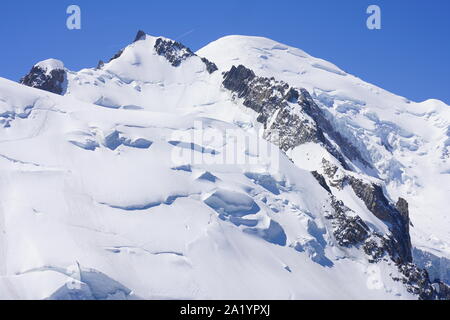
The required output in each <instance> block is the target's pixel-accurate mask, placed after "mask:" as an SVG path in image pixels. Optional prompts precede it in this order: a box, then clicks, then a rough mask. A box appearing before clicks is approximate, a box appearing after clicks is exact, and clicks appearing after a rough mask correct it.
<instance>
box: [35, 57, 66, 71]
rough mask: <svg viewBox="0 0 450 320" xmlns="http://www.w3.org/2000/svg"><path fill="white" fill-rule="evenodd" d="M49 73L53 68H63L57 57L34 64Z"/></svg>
mask: <svg viewBox="0 0 450 320" xmlns="http://www.w3.org/2000/svg"><path fill="white" fill-rule="evenodd" d="M34 67H37V68H40V69H41V70H43V71H45V72H46V73H47V74H49V73H50V72H51V71H53V70H64V63H63V62H62V61H60V60H57V59H47V60H43V61H40V62H38V63H36V64H35V65H34Z"/></svg>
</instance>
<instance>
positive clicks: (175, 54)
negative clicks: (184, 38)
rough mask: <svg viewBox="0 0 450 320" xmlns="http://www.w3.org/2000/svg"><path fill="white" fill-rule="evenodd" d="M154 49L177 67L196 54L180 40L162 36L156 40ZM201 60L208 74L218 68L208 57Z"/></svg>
mask: <svg viewBox="0 0 450 320" xmlns="http://www.w3.org/2000/svg"><path fill="white" fill-rule="evenodd" d="M155 50H156V52H157V53H158V54H159V55H160V56H163V57H165V58H166V59H167V61H169V62H170V64H171V65H172V66H174V67H178V66H179V65H180V64H181V63H182V62H183V61H185V60H186V59H188V58H190V57H194V56H197V55H196V54H195V53H194V52H192V50H191V49H189V48H188V47H186V46H184V45H183V44H181V43H180V42H177V41H173V40H165V39H162V38H158V39H157V40H156V43H155ZM201 60H202V62H203V63H204V64H205V65H206V70H207V71H208V72H209V73H210V74H211V73H213V72H214V71H217V70H218V68H217V66H216V65H215V64H214V63H212V62H211V61H209V60H208V59H206V58H201Z"/></svg>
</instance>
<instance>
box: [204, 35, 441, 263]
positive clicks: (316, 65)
mask: <svg viewBox="0 0 450 320" xmlns="http://www.w3.org/2000/svg"><path fill="white" fill-rule="evenodd" d="M197 54H199V55H201V56H205V57H207V58H208V59H210V60H212V61H214V62H215V63H216V64H217V66H218V67H219V69H220V70H221V71H228V70H229V69H230V68H231V67H232V66H233V65H234V66H237V65H240V64H242V65H245V66H246V67H248V68H251V69H252V70H253V71H254V72H255V73H256V74H257V75H259V76H264V77H275V78H276V79H279V80H283V81H285V82H287V83H289V84H290V85H291V86H296V87H303V88H306V89H307V90H308V91H309V92H310V93H311V95H312V97H313V99H314V101H315V102H316V103H317V104H318V105H319V106H320V107H321V109H322V110H323V112H324V114H326V115H327V118H328V119H329V121H330V122H331V123H332V124H333V127H334V128H335V130H336V131H338V132H340V133H341V134H342V135H344V136H345V137H346V138H347V140H348V141H349V142H350V143H351V144H352V145H354V146H356V147H357V148H358V150H359V151H360V152H361V154H362V155H363V156H364V158H365V159H366V160H367V161H368V162H369V163H370V164H372V165H373V167H374V169H375V170H373V169H372V168H366V169H364V168H362V170H361V172H362V173H365V174H368V175H370V176H373V177H375V178H380V179H382V180H383V181H385V183H386V188H387V191H388V194H389V195H390V196H391V198H392V199H397V198H398V197H403V198H405V199H407V201H408V202H409V205H410V206H409V211H410V215H411V221H412V223H413V225H414V227H413V228H411V232H412V237H413V242H414V245H415V246H417V247H419V248H421V249H423V250H426V251H429V252H433V253H434V254H437V255H438V256H445V257H447V258H448V257H450V232H449V230H450V228H449V227H450V214H449V213H450V212H449V209H448V198H447V197H448V194H449V192H450V175H449V172H450V171H449V170H450V163H449V148H450V146H449V123H450V107H449V106H447V105H445V104H444V103H443V102H441V101H438V100H427V101H424V102H421V103H416V102H413V101H409V100H408V99H405V98H403V97H399V96H396V95H394V94H392V93H389V92H387V91H385V90H383V89H381V88H379V87H376V86H374V85H371V84H368V83H366V82H364V81H362V80H361V79H359V78H357V77H355V76H353V75H351V74H348V73H346V72H345V71H343V70H341V69H339V68H338V67H337V66H335V65H333V64H331V63H329V62H327V61H324V60H321V59H318V58H314V57H312V56H310V55H308V54H307V53H305V52H304V51H302V50H299V49H296V48H292V47H289V46H287V45H284V44H281V43H278V42H275V41H273V40H270V39H266V38H260V37H246V36H228V37H224V38H221V39H219V40H217V41H214V42H212V43H211V44H209V45H207V46H206V47H204V48H202V49H201V50H199V51H198V52H197ZM289 155H290V157H291V158H292V159H293V160H294V162H295V163H296V164H297V165H299V166H300V167H303V168H306V169H309V170H316V168H317V167H318V166H320V159H321V158H322V157H323V155H322V152H321V151H320V150H317V146H314V147H313V146H311V145H302V146H300V147H298V148H296V149H294V150H291V151H290V152H289ZM305 155H307V156H305ZM318 160H319V161H318ZM358 167H359V168H361V166H358Z"/></svg>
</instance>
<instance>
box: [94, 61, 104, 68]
mask: <svg viewBox="0 0 450 320" xmlns="http://www.w3.org/2000/svg"><path fill="white" fill-rule="evenodd" d="M104 66H105V63H104V62H103V60H100V61H99V62H98V64H97V67H96V68H95V69H96V70H100V69H101V68H103V67H104Z"/></svg>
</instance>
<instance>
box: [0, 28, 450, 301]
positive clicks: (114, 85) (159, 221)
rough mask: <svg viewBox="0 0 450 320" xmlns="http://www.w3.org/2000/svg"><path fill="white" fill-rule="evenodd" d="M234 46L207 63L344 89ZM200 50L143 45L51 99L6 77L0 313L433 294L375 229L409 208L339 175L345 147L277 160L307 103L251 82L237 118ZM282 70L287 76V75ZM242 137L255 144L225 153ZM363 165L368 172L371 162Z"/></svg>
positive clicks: (0, 135) (367, 182) (324, 67)
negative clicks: (26, 307) (45, 307)
mask: <svg viewBox="0 0 450 320" xmlns="http://www.w3.org/2000/svg"><path fill="white" fill-rule="evenodd" d="M228 39H231V40H232V41H231V42H236V43H237V45H236V46H233V45H231V43H230V44H227V41H228V40H227V39H223V40H219V41H218V42H216V43H213V44H211V45H210V48H212V47H214V46H217V47H220V46H222V45H225V47H223V48H222V49H221V50H222V51H228V50H230V51H229V52H228V53H227V54H230V59H234V57H235V56H236V54H237V53H239V52H238V51H236V50H241V49H242V48H244V49H246V48H247V49H251V50H253V49H252V48H253V46H255V47H256V48H257V45H258V46H260V48H261V49H254V50H256V51H258V50H261V51H265V54H263V55H265V56H266V58H267V59H265V58H261V59H263V60H265V61H271V59H270V58H269V56H268V54H269V53H270V51H273V52H272V53H273V55H274V56H273V57H275V53H277V52H282V53H280V54H285V53H284V52H285V51H286V52H287V51H289V50H291V52H294V53H295V55H294V57H297V58H295V59H309V60H310V61H314V63H313V64H315V65H316V67H312V68H315V69H317V70H318V71H317V72H319V73H321V72H326V74H328V73H330V70H332V71H333V72H331V74H334V75H336V76H339V77H347V76H346V75H343V74H344V73H343V72H342V71H339V70H338V69H337V68H336V67H334V66H332V65H331V64H328V63H326V62H324V61H319V60H318V59H314V58H311V57H309V56H307V55H306V54H305V53H303V52H301V51H300V50H298V49H295V50H294V49H289V48H288V49H285V48H287V47H286V46H282V45H280V44H275V43H274V42H273V41H270V40H266V39H261V38H241V37H238V38H236V37H234V38H233V37H232V38H228ZM221 41H225V42H224V43H223V44H222V45H220V42H221ZM253 41H256V42H253ZM245 43H247V44H245ZM228 45H229V46H228ZM246 46H247V47H246ZM239 48H241V49H239ZM268 48H270V49H268ZM207 49H208V47H207V48H205V49H203V50H201V51H200V52H198V53H197V54H195V53H193V52H192V51H191V50H189V49H188V48H186V47H184V46H183V45H181V44H179V43H176V42H174V41H172V40H170V39H166V38H163V37H152V36H150V35H145V34H143V33H139V34H138V36H137V37H136V40H135V41H134V42H133V43H132V44H131V45H129V46H127V47H126V48H125V49H123V50H121V51H120V52H119V53H117V54H116V55H115V56H114V57H113V59H112V60H111V61H110V62H108V63H106V64H102V63H101V64H99V67H98V68H96V69H83V70H81V71H79V72H74V71H70V70H64V72H65V73H66V82H65V85H66V86H65V90H64V91H62V92H57V93H58V94H59V95H56V94H53V93H49V92H46V91H42V90H37V89H34V88H27V87H25V86H21V85H19V84H16V83H13V82H10V81H8V80H5V79H0V126H1V127H0V168H1V170H0V195H1V196H0V298H6V299H12V298H30V299H31V298H34V299H36V298H37V299H40V298H53V299H66V298H74V299H78V298H88V299H108V298H111V299H112V298H122V299H135V298H144V299H152V298H175V299H179V298H185V299H210V298H216V299H221V298H223V299H227V298H228V299H249V298H251V299H258V298H259V299H314V298H318V299H321V298H322V299H323V298H337V299H360V298H367V299H380V298H383V299H416V298H418V296H419V295H421V294H422V293H425V294H426V295H430V288H429V286H430V285H429V283H428V282H426V281H425V282H423V283H425V284H424V285H422V286H421V287H417V286H416V285H417V284H415V283H414V282H411V281H413V280H411V279H412V277H411V279H410V278H407V277H406V274H408V273H409V274H413V275H414V276H415V277H416V279H419V280H420V281H422V279H425V278H424V275H423V274H421V273H420V272H417V271H416V270H415V269H414V267H413V266H411V265H408V264H403V265H402V266H401V268H403V270H402V269H401V268H399V267H397V266H396V264H395V263H394V261H393V259H394V258H395V254H393V255H392V257H391V256H390V255H389V254H387V248H388V249H389V250H393V251H396V250H397V251H398V248H396V246H397V245H398V246H401V245H402V244H398V243H397V242H396V240H398V239H399V238H398V237H397V238H396V235H395V234H394V232H396V229H395V228H393V227H392V225H393V224H395V221H390V222H388V221H387V219H386V218H384V217H383V214H385V213H386V208H387V210H388V211H389V210H390V211H389V212H393V213H394V214H397V215H400V214H403V213H402V212H404V211H405V210H403V209H404V208H403V207H404V204H403V206H401V207H402V210H400V209H398V210H397V209H395V208H393V206H392V204H391V203H390V202H389V199H386V198H385V197H384V195H383V191H382V190H381V187H379V186H378V185H377V184H380V183H381V180H380V179H379V178H380V177H381V176H382V170H381V169H380V168H379V167H378V166H376V167H375V168H374V169H371V170H369V169H368V168H365V167H364V165H360V164H358V165H355V166H354V168H358V170H356V169H355V171H354V172H351V171H349V170H345V169H344V168H343V167H342V165H341V163H340V161H339V159H337V158H336V157H335V156H334V155H332V154H331V153H330V152H329V150H330V146H332V147H333V148H334V149H333V150H337V151H338V152H339V151H340V150H341V148H340V147H339V146H335V145H331V143H333V141H334V140H333V139H331V138H330V139H329V137H327V135H326V134H324V136H323V137H322V138H323V141H329V142H330V146H328V145H325V144H324V143H320V142H321V141H316V140H311V142H305V141H306V140H305V141H303V140H302V141H301V144H295V145H296V147H295V148H293V149H292V148H289V147H286V149H283V151H286V153H285V152H281V150H280V149H278V148H276V147H275V148H274V144H272V143H270V142H268V141H267V140H269V141H271V142H273V143H275V142H276V139H275V138H273V136H272V134H273V133H274V132H272V131H270V129H272V128H273V125H275V124H280V123H278V122H279V121H281V124H283V122H282V121H283V119H281V120H277V118H278V115H279V114H280V112H281V111H286V112H287V113H286V116H288V117H291V116H296V117H297V118H295V119H299V121H298V123H308V126H307V129H308V130H309V129H311V130H312V129H313V128H314V127H313V119H312V118H311V117H310V116H308V115H307V114H305V113H304V109H305V108H306V107H307V106H308V107H312V104H313V102H311V101H310V100H311V99H310V97H309V94H307V92H304V91H299V92H300V93H299V92H297V93H296V94H295V93H294V92H293V91H291V90H287V92H289V94H288V95H284V94H285V91H284V89H285V88H286V86H287V87H289V85H286V84H281V83H280V82H277V81H276V80H274V79H262V78H258V79H255V81H253V82H251V83H250V84H248V83H245V85H248V86H252V87H251V93H252V94H251V95H250V96H248V97H247V98H248V99H250V100H251V101H250V100H249V101H247V102H248V103H246V102H245V101H242V99H243V96H244V95H242V96H240V97H239V96H236V92H239V89H240V88H239V87H237V88H233V87H232V86H231V85H230V86H228V85H225V84H224V81H225V78H224V76H225V75H223V74H222V71H229V70H227V69H226V68H228V67H231V65H232V64H229V65H227V63H228V62H227V61H228V60H227V59H228V58H226V57H225V55H226V54H225V53H223V55H222V56H217V57H214V59H213V57H212V54H211V52H209V50H207ZM211 51H213V50H212V49H211ZM266 51H267V52H266ZM217 52H221V51H220V50H219V49H217ZM241 53H242V56H241V57H240V59H244V60H243V61H242V64H245V65H246V66H247V67H251V68H253V69H254V72H255V73H256V75H268V76H270V77H272V76H275V77H276V78H277V80H280V79H281V80H285V81H287V80H289V79H287V78H284V77H283V76H282V75H283V73H282V72H281V73H280V74H278V73H277V72H278V71H277V70H278V69H275V67H274V69H273V70H272V71H273V72H274V74H270V72H267V73H261V70H262V69H260V68H259V66H258V65H257V64H254V65H253V66H252V65H251V63H252V62H251V61H252V59H253V58H251V54H249V53H248V52H247V51H246V50H243V51H242V52H241ZM203 54H204V56H205V57H206V58H207V59H208V60H206V59H204V57H203ZM247 57H248V58H247ZM273 57H272V58H273ZM281 58H283V59H285V58H286V59H288V60H287V62H284V60H282V59H281ZM245 59H248V61H247V60H245ZM258 59H259V58H258ZM277 59H278V60H279V64H280V68H284V67H287V66H288V65H289V63H293V61H292V60H289V58H288V56H280V57H279V58H277ZM293 59H294V58H293ZM216 60H217V66H216V64H215V63H216ZM268 63H269V62H268ZM270 63H272V62H270ZM40 65H42V68H44V67H45V65H47V63H41V64H40ZM50 65H51V66H50V67H54V64H51V63H50ZM273 65H274V66H275V62H273ZM293 65H295V63H294V64H293ZM317 66H320V67H317ZM217 67H218V68H219V70H218V71H217V70H216V69H217ZM42 70H43V69H42ZM46 70H47V69H46ZM241 70H245V69H244V68H241ZM38 76H39V79H40V75H38ZM348 77H351V76H348ZM31 78H33V77H31ZM325 78H326V77H325ZM43 79H44V80H46V81H47V82H46V81H44V82H43V83H41V84H43V85H44V84H46V83H48V80H49V79H47V78H43ZM292 79H293V78H292ZM300 79H301V78H300ZM355 79H356V78H355ZM50 80H51V79H50ZM298 81H300V80H298ZM355 81H356V80H355ZM237 83H238V84H241V83H240V82H237ZM290 85H291V86H293V85H294V86H299V85H300V82H294V83H292V84H291V83H290ZM271 86H278V87H279V90H278V91H277V92H273V90H272V87H271ZM227 87H229V88H231V89H228V88H227ZM305 87H307V86H306V85H305ZM347 87H348V90H350V84H348V86H346V85H344V84H343V86H342V88H343V89H342V90H345V88H347ZM357 87H358V86H357ZM248 88H249V87H248ZM280 88H281V89H280ZM307 88H309V89H311V87H307ZM358 88H359V87H358ZM287 89H289V88H287ZM47 91H49V90H47ZM246 92H247V93H248V90H246ZM311 92H312V93H314V94H313V98H314V99H315V100H316V101H317V102H318V103H319V104H320V105H321V107H322V108H324V110H329V112H330V120H329V121H333V119H334V117H333V115H334V114H335V113H333V112H336V114H337V111H335V109H336V108H335V107H334V106H333V107H324V106H323V103H322V101H321V100H317V95H316V94H315V91H314V90H313V91H311ZM330 92H331V91H328V93H330ZM391 96H392V99H397V98H396V97H395V96H393V95H391ZM274 99H275V100H276V101H279V102H281V103H282V106H283V110H281V109H279V110H275V109H276V108H278V107H280V104H278V103H274V104H273V108H272V109H271V110H267V111H268V112H269V111H270V112H272V111H275V114H272V115H271V117H270V119H266V120H267V122H264V123H263V122H262V121H261V118H260V116H261V114H258V112H257V111H256V110H258V103H261V102H263V103H266V101H275V100H274ZM277 99H278V100H277ZM361 99H362V98H361ZM398 99H400V100H401V98H398ZM359 101H363V100H359ZM380 101H381V100H380ZM429 103H430V104H433V105H435V106H434V107H435V108H443V106H440V104H439V103H438V102H429ZM249 106H253V107H254V109H252V108H250V107H249ZM346 116H347V115H346ZM282 118H283V117H282ZM342 119H344V120H345V119H347V118H345V117H344V116H343V118H342ZM344 120H342V121H344ZM351 120H352V121H353V122H354V124H353V122H352V125H350V124H349V123H350V121H351ZM336 121H337V120H336ZM345 121H349V123H347V122H342V123H341V125H342V128H345V130H344V129H342V130H341V131H343V132H347V131H346V130H348V132H347V136H348V140H349V141H360V140H359V138H360V139H364V137H366V134H367V139H369V140H367V141H368V142H371V141H372V140H370V139H375V138H373V136H375V134H373V135H370V134H368V133H367V132H366V131H362V129H360V130H361V137H360V136H358V139H356V137H353V136H352V134H353V133H354V131H353V129H355V128H357V127H358V125H359V124H358V122H357V120H353V119H352V118H349V119H347V120H345ZM368 121H369V120H368ZM333 123H334V122H333ZM336 123H337V122H336ZM339 123H340V122H339ZM393 123H395V122H393ZM288 125H289V123H288ZM309 125H311V126H309ZM392 125H394V124H392ZM285 127H286V125H285V126H281V127H280V128H285ZM374 127H375V126H374ZM374 127H373V128H374ZM277 128H278V127H277ZM348 128H350V129H348ZM373 128H371V127H369V128H363V129H364V130H368V132H372V131H370V130H373ZM268 129H269V130H268ZM355 130H356V129H355ZM363 133H364V134H363ZM269 135H270V137H272V138H273V139H272V138H270V139H269ZM242 137H245V138H246V139H248V141H254V142H257V144H256V145H255V144H243V145H242V144H236V140H239V139H241V138H242ZM446 139H447V140H448V137H447V138H446ZM323 141H322V142H323ZM364 143H366V142H364ZM373 144H374V147H373V148H374V150H378V149H376V148H377V146H376V143H375V142H373ZM286 145H290V144H289V143H287V144H286ZM357 146H358V147H360V145H357ZM265 150H271V151H272V152H275V153H272V152H265ZM274 150H275V151H274ZM360 150H361V152H362V153H364V155H365V157H366V158H367V160H368V161H369V160H371V159H372V158H371V157H372V154H373V153H372V152H369V151H370V150H366V149H363V148H360ZM230 159H231V160H230ZM291 159H292V161H291ZM392 159H393V160H392V161H394V160H396V158H395V157H394V156H392ZM313 170H314V171H316V172H314V173H311V171H313ZM366 174H370V175H371V176H366ZM389 181H390V180H389ZM392 181H397V180H395V179H394V180H392ZM392 183H394V182H392ZM397 183H398V184H399V185H403V184H400V182H397ZM393 190H397V189H393ZM399 190H400V191H401V189H399ZM400 191H399V192H398V194H401V192H400ZM331 192H332V194H331ZM361 194H362V195H361ZM391 196H392V199H394V200H397V197H396V194H394V193H392V194H391ZM405 198H407V199H408V200H410V198H409V197H405ZM368 203H370V205H368ZM400 203H402V202H400ZM372 204H373V207H374V208H375V209H374V208H369V207H371V206H372ZM406 211H407V210H406ZM374 212H375V213H376V214H375V213H374ZM406 215H407V213H406ZM380 217H381V218H380ZM398 217H400V216H398ZM388 218H389V217H388ZM402 219H403V218H402ZM405 221H407V219H406V218H405ZM406 226H407V225H406ZM394 227H395V226H394ZM402 227H403V228H405V225H402ZM404 233H405V234H404V237H405V238H408V237H409V235H408V234H407V232H404ZM392 237H394V239H393V238H392ZM436 247H437V246H436ZM394 253H396V252H394ZM403 262H405V261H403ZM405 270H406V271H405ZM418 288H419V289H420V290H419V289H418Z"/></svg>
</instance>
